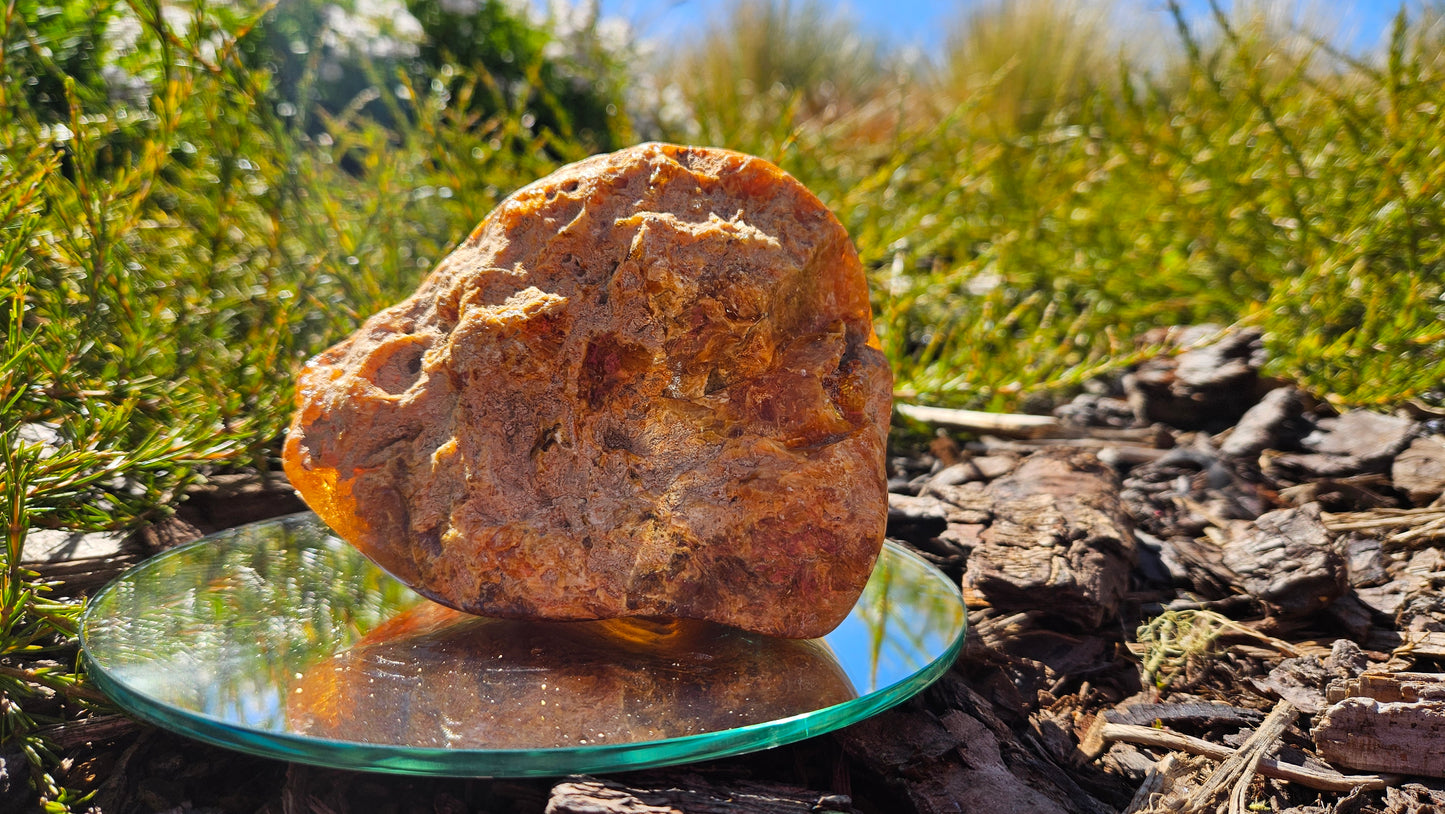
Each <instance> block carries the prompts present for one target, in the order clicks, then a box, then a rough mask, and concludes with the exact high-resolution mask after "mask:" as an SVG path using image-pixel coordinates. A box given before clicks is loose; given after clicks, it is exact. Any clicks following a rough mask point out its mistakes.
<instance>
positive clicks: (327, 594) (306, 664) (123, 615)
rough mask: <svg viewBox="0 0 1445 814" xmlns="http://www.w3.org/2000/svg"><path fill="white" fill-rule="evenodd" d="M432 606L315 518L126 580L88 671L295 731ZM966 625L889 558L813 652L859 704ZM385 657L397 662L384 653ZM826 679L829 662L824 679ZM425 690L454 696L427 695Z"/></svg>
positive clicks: (927, 661) (263, 726)
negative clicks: (385, 642)
mask: <svg viewBox="0 0 1445 814" xmlns="http://www.w3.org/2000/svg"><path fill="white" fill-rule="evenodd" d="M418 602H422V603H423V605H421V606H419V605H418V604H417V603H418ZM428 605H430V603H425V602H424V600H420V599H419V597H417V596H416V595H415V594H413V593H412V592H410V591H409V590H407V589H405V588H403V587H401V586H400V584H399V583H396V582H395V581H394V580H392V579H391V578H390V577H387V576H385V575H384V574H382V573H381V572H380V571H379V570H378V569H377V568H376V567H375V566H374V565H372V564H371V563H370V562H369V561H368V560H366V559H365V558H364V557H363V556H362V555H361V554H359V553H358V552H356V551H355V550H354V549H353V548H351V547H350V546H349V545H346V544H345V543H342V542H341V541H339V540H337V539H336V538H335V537H333V536H331V535H330V534H329V532H328V531H327V530H326V529H325V527H324V526H322V525H321V524H320V522H319V521H317V520H316V519H315V518H314V517H313V516H310V515H303V516H297V517H294V518H290V519H288V520H285V521H282V522H273V523H269V524H258V525H256V526H252V527H247V528H246V529H244V530H240V531H238V532H236V533H234V534H231V535H230V536H222V537H220V538H218V539H213V540H211V541H207V543H206V544H205V545H200V546H191V547H188V548H184V549H176V550H173V551H171V552H167V553H166V554H164V555H161V556H160V557H158V558H156V559H154V560H152V561H149V562H148V563H147V564H145V565H142V566H141V567H139V568H137V569H135V570H134V571H132V572H128V573H127V574H126V575H123V576H122V577H121V578H120V580H118V581H117V582H116V583H114V584H113V585H112V586H110V587H109V588H107V589H106V591H104V592H102V593H101V594H100V595H98V596H97V597H96V599H95V601H93V602H92V605H91V608H90V610H89V611H88V615H87V619H86V622H85V645H86V649H87V652H88V655H89V657H90V659H91V662H92V665H93V667H94V668H95V669H97V670H99V671H100V672H102V673H104V674H105V676H107V677H108V678H110V679H111V680H112V681H114V682H117V683H118V684H120V685H122V686H123V687H124V688H125V689H126V690H127V691H129V692H131V693H135V694H138V695H140V696H142V697H144V698H146V699H149V700H150V702H152V703H157V704H159V705H160V706H162V707H165V708H166V709H165V710H164V714H171V713H181V714H187V715H196V716H201V717H204V718H205V719H207V720H211V721H218V722H223V723H226V724H231V725H235V726H239V727H242V728H249V729H252V730H256V731H266V732H277V733H286V732H291V733H293V734H297V733H296V732H295V731H294V726H293V722H292V721H288V709H287V707H288V703H291V705H292V706H294V705H295V704H294V702H295V700H296V699H292V698H290V696H289V693H291V692H293V691H294V689H295V687H296V686H298V681H299V679H300V677H302V676H303V675H305V674H307V672H308V670H311V669H312V668H314V667H316V666H317V665H318V664H320V663H321V662H322V661H323V660H329V659H332V658H340V657H342V655H343V654H347V653H348V652H349V651H351V650H354V649H355V648H359V647H362V646H367V645H368V640H367V639H366V638H365V637H366V635H367V634H368V632H369V631H372V630H376V632H377V634H381V633H382V631H381V630H380V629H378V626H379V625H383V624H384V623H386V624H385V625H384V626H385V627H387V628H390V627H392V625H391V624H390V622H391V621H392V620H396V619H397V618H398V616H399V614H402V613H403V612H406V611H407V609H408V608H416V609H417V610H422V608H423V606H428ZM963 619H964V611H963V605H962V601H961V599H960V597H959V595H958V590H957V587H956V586H955V585H953V584H952V583H951V582H949V580H947V578H946V577H944V576H943V575H942V574H940V573H938V572H937V571H936V570H934V569H932V568H931V567H929V566H927V565H926V564H925V563H924V562H923V561H922V560H920V559H918V558H917V557H915V556H914V555H912V554H909V553H906V552H904V551H902V550H901V549H899V550H893V549H890V550H889V551H888V552H887V553H886V554H885V556H884V557H883V558H881V560H880V566H879V568H878V569H876V570H875V572H874V576H873V579H872V580H871V581H870V582H869V585H868V587H867V589H866V590H865V591H864V595H863V597H862V598H861V599H860V601H859V603H858V605H857V606H856V607H855V608H854V610H853V612H852V613H851V614H850V615H849V616H848V618H847V619H846V620H845V621H844V622H843V624H842V625H841V626H840V627H839V628H838V629H837V630H835V631H833V632H832V633H831V634H829V635H828V636H827V637H826V639H825V640H823V641H822V642H819V644H821V645H824V647H823V648H820V649H819V652H818V656H820V657H822V658H824V659H826V658H827V655H826V654H825V652H824V651H826V652H827V653H831V655H832V656H833V657H834V658H836V660H837V663H838V667H840V668H841V670H842V672H843V673H845V674H846V682H851V684H852V688H853V690H855V691H856V692H857V693H859V694H860V695H862V696H865V697H866V696H867V695H868V694H870V693H876V692H878V691H880V690H884V689H886V688H888V687H890V686H893V685H896V684H898V683H899V682H905V681H908V680H909V679H910V678H913V677H914V676H916V675H917V674H918V673H919V672H920V671H922V670H924V669H926V668H929V667H930V666H931V665H934V664H935V663H936V662H937V660H938V659H939V658H940V656H941V655H943V654H944V653H946V652H948V651H949V648H950V647H951V646H952V645H954V644H955V643H956V642H957V641H958V638H959V636H960V635H961V633H962V627H963ZM574 624H578V623H574ZM581 624H589V623H581ZM724 630H726V629H724ZM735 638H737V636H725V637H724V638H720V639H718V640H717V641H718V642H725V641H731V640H732V639H735ZM743 638H745V639H747V640H749V641H756V640H757V638H758V637H755V636H745V637H743ZM771 641H772V642H779V643H781V640H771ZM371 644H374V642H372V643H371ZM402 644H403V645H405V641H404V640H403V642H402ZM720 646H721V645H720ZM760 646H761V645H754V646H753V650H757V648H758V647H760ZM395 652H400V653H406V652H412V651H408V650H407V649H406V648H405V647H403V648H402V649H400V650H398V651H395ZM739 652H743V651H739ZM747 652H752V651H747ZM762 652H763V651H761V650H758V651H757V653H758V654H761V653H762ZM768 652H769V653H771V652H772V651H768ZM778 652H783V651H778ZM619 654H620V651H619ZM386 655H387V656H388V657H391V658H394V657H395V653H394V652H390V651H387V652H386ZM716 655H718V656H723V654H722V653H721V652H718V653H716ZM634 656H635V654H634ZM723 657H724V658H728V659H732V658H735V657H736V655H734V656H723ZM518 658H521V657H520V656H519V657H518ZM604 658H605V656H604ZM765 658H771V656H766V657H765ZM634 660H635V659H634ZM454 661H455V660H454ZM756 661H757V658H756V657H752V658H747V657H742V658H739V660H738V661H737V668H736V669H737V671H738V673H739V675H746V676H750V677H751V679H749V680H752V679H756V678H757V676H758V675H759V673H758V670H759V667H758V665H757V664H756V663H754V662H756ZM338 663H339V662H338ZM729 663H730V664H731V663H732V662H731V661H729ZM749 664H751V667H749V666H748V665H749ZM411 666H413V667H414V666H416V665H411ZM518 666H524V665H518ZM720 666H721V665H712V666H709V667H708V668H707V669H708V670H712V669H714V667H720ZM823 666H824V665H817V666H815V667H813V668H807V669H804V672H816V671H818V670H822V668H823ZM795 667H796V665H793V666H790V667H789V668H788V670H787V671H788V672H792V671H793V669H794V668H795ZM447 669H449V670H452V671H453V672H455V671H456V670H457V667H456V666H455V665H452V666H451V667H448V668H447ZM833 670H834V668H833V667H831V666H828V669H827V671H826V672H832V671H833ZM408 672H411V671H410V670H408ZM464 672H465V671H464ZM457 674H458V675H460V673H457ZM448 675H451V673H448ZM559 675H560V673H559ZM713 675H717V674H713ZM815 678H817V679H818V681H817V683H818V684H819V685H822V684H825V683H826V682H823V681H822V680H821V673H817V674H816V675H815ZM840 678H842V677H841V676H840ZM542 680H546V677H545V676H543V677H542ZM669 680H672V679H669ZM626 681H630V682H633V683H631V684H627V683H626V682H624V684H625V685H626V686H631V687H634V689H633V690H629V692H636V691H637V690H636V689H635V688H636V687H637V686H645V685H646V682H645V681H644V682H642V683H641V684H638V683H637V682H636V681H635V680H634V679H627V680H626ZM846 682H845V683H846ZM433 683H434V682H433ZM574 683H575V684H576V686H579V687H585V686H590V685H589V684H588V683H587V682H574ZM795 683H796V682H795ZM834 683H836V682H834ZM802 684H803V685H804V686H806V684H807V681H806V680H804V681H803V682H802ZM409 686H411V685H409V684H408V683H405V682H403V683H400V684H398V683H396V682H392V684H391V685H388V689H387V692H396V693H398V694H404V693H406V692H411V693H412V694H413V695H417V694H419V693H421V692H422V690H421V689H407V687H409ZM715 690H716V691H717V692H723V689H722V688H721V687H716V688H715ZM430 692H432V694H433V695H439V697H441V698H443V699H445V698H447V697H450V695H449V694H448V693H440V694H438V693H436V692H435V688H433V689H432V690H431V691H430ZM664 694H665V693H664ZM849 694H851V693H849ZM619 697H620V696H619ZM845 697H846V695H845ZM420 700H421V699H420V697H419V696H418V697H417V698H411V697H396V698H394V699H391V702H393V703H394V705H395V708H396V709H408V708H409V705H411V704H413V703H420ZM856 700H857V699H855V701H856ZM837 702H838V696H837V694H836V693H835V694H834V695H832V696H830V697H828V699H827V700H826V701H824V700H822V698H821V697H820V698H819V699H818V703H817V706H816V707H815V708H816V709H821V708H823V707H826V706H829V705H832V704H836V703H837ZM573 703H577V704H586V703H587V699H585V698H579V699H574V701H573ZM851 703H854V702H844V705H846V704H851ZM387 708H391V707H387ZM454 711H455V710H454ZM293 712H294V711H293ZM779 714H782V713H779ZM343 739H345V738H343Z"/></svg>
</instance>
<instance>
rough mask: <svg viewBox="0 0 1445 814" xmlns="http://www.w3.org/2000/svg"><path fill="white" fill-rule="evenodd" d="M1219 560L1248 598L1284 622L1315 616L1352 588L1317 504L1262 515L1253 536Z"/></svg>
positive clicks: (1235, 543) (1238, 541)
mask: <svg viewBox="0 0 1445 814" xmlns="http://www.w3.org/2000/svg"><path fill="white" fill-rule="evenodd" d="M1221 559H1222V562H1223V564H1224V565H1225V567H1227V568H1229V569H1230V570H1231V571H1233V572H1234V573H1235V574H1236V575H1238V585H1239V587H1240V588H1241V589H1243V590H1244V592H1245V593H1247V594H1249V595H1250V596H1252V597H1254V598H1256V599H1258V600H1260V601H1261V602H1264V603H1266V604H1267V605H1269V606H1270V607H1271V608H1272V609H1273V610H1274V611H1275V613H1277V614H1278V615H1280V616H1285V617H1291V616H1294V617H1298V616H1305V615H1308V614H1311V613H1313V612H1315V611H1317V610H1319V609H1321V608H1323V607H1325V606H1326V605H1328V604H1330V603H1331V602H1333V601H1334V600H1335V599H1336V598H1337V597H1339V596H1340V594H1342V593H1344V591H1345V588H1346V587H1347V585H1348V576H1347V573H1346V569H1345V562H1344V558H1343V557H1341V556H1340V554H1339V552H1338V551H1336V550H1335V546H1334V541H1333V539H1332V538H1331V536H1330V533H1329V531H1328V530H1327V529H1326V528H1325V526H1324V524H1323V523H1322V522H1321V520H1320V511H1319V507H1318V506H1316V505H1314V504H1310V505H1308V506H1303V507H1301V508H1298V509H1280V510H1278V511H1273V512H1269V513H1267V514H1263V515H1260V516H1259V517H1258V518H1257V519H1256V520H1255V521H1254V529H1253V530H1252V531H1250V532H1249V533H1246V534H1245V535H1243V536H1242V537H1236V538H1235V539H1233V540H1231V541H1230V542H1229V543H1228V544H1226V545H1225V546H1224V551H1223V554H1222V558H1221Z"/></svg>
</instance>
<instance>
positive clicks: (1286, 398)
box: [1219, 386, 1304, 458]
mask: <svg viewBox="0 0 1445 814" xmlns="http://www.w3.org/2000/svg"><path fill="white" fill-rule="evenodd" d="M1303 411H1304V395H1303V394H1302V393H1301V392H1300V391H1299V388H1296V387H1290V386H1285V387H1278V388H1275V389H1274V390H1271V391H1269V392H1268V393H1265V394H1264V397H1263V398H1261V399H1260V400H1259V403H1258V404H1256V405H1254V406H1253V407H1250V408H1249V409H1248V410H1247V411H1246V412H1245V413H1244V415H1243V416H1242V417H1240V419H1239V423H1237V424H1235V425H1234V428H1233V429H1231V430H1230V431H1229V437H1227V438H1225V439H1224V442H1223V443H1221V444H1220V445H1219V451H1220V453H1221V454H1223V455H1225V456H1226V457H1230V458H1253V457H1254V456H1257V455H1259V453H1261V452H1263V451H1264V450H1266V449H1285V448H1289V447H1291V446H1293V445H1294V444H1296V443H1298V442H1299V437H1300V435H1301V434H1302V433H1301V430H1302V428H1301V427H1300V426H1298V425H1299V424H1300V423H1301V422H1300V416H1301V414H1302V413H1303Z"/></svg>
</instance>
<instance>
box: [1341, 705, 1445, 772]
mask: <svg viewBox="0 0 1445 814" xmlns="http://www.w3.org/2000/svg"><path fill="white" fill-rule="evenodd" d="M1314 739H1315V748H1316V749H1317V750H1318V751H1319V754H1320V757H1322V758H1324V759H1325V760H1327V761H1329V762H1330V763H1333V764H1336V765H1339V766H1347V767H1349V768H1352V769H1359V770H1361V771H1392V772H1399V773H1400V774H1415V775H1425V776H1428V777H1445V701H1439V700H1434V701H1416V702H1413V703H1410V702H1403V701H1401V702H1381V701H1376V700H1375V699H1373V698H1346V699H1344V700H1343V701H1340V702H1339V703H1336V704H1333V705H1331V706H1330V707H1329V708H1328V709H1326V710H1325V713H1324V715H1323V716H1322V717H1321V718H1320V720H1319V721H1318V722H1317V723H1316V724H1315V729H1314Z"/></svg>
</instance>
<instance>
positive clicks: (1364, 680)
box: [1327, 670, 1445, 704]
mask: <svg viewBox="0 0 1445 814" xmlns="http://www.w3.org/2000/svg"><path fill="white" fill-rule="evenodd" d="M1327 695H1328V697H1329V701H1330V703H1332V704H1333V703H1336V702H1339V701H1343V700H1344V699H1346V698H1370V699H1373V700H1375V701H1381V702H1384V703H1394V702H1397V701H1404V702H1406V703H1414V702H1416V701H1445V674H1441V673H1408V672H1382V671H1374V670H1371V671H1367V672H1364V673H1361V674H1360V675H1359V676H1357V677H1355V678H1353V679H1348V680H1344V681H1339V682H1335V683H1332V684H1331V685H1330V688H1329V690H1328V692H1327Z"/></svg>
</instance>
